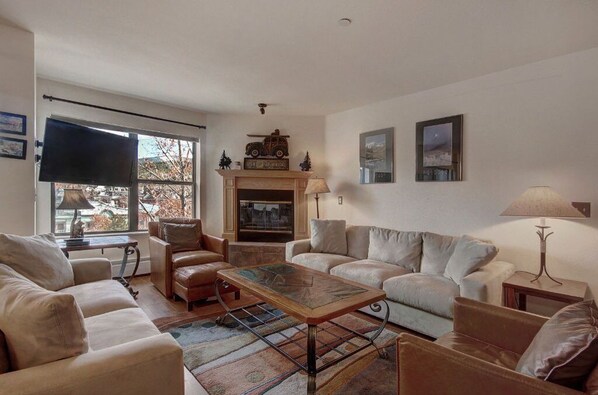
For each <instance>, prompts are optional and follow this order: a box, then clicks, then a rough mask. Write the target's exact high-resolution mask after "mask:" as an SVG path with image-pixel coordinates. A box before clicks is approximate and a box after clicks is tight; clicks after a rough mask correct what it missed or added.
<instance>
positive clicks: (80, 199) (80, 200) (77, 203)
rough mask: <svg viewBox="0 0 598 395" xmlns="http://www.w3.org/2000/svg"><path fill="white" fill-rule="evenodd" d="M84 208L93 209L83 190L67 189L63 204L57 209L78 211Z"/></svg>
mask: <svg viewBox="0 0 598 395" xmlns="http://www.w3.org/2000/svg"><path fill="white" fill-rule="evenodd" d="M84 208H93V206H92V205H91V203H89V202H88V201H87V199H86V198H85V195H84V194H83V191H82V190H81V189H65V190H64V197H63V198H62V202H60V205H59V206H58V207H56V209H58V210H78V209H84Z"/></svg>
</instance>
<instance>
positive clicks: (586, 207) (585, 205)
mask: <svg viewBox="0 0 598 395" xmlns="http://www.w3.org/2000/svg"><path fill="white" fill-rule="evenodd" d="M571 205H572V206H573V207H575V208H576V209H578V210H579V212H581V213H582V214H583V215H585V216H586V218H590V214H591V207H590V202H573V203H571Z"/></svg>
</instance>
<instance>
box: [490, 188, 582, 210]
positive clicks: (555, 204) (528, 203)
mask: <svg viewBox="0 0 598 395" xmlns="http://www.w3.org/2000/svg"><path fill="white" fill-rule="evenodd" d="M501 215H504V216H516V217H556V218H558V217H561V218H584V215H583V214H582V213H581V212H579V210H577V209H576V208H575V207H573V206H572V205H571V203H569V202H568V201H566V200H565V199H564V198H563V197H561V196H560V195H559V194H558V193H556V192H555V191H554V190H553V189H552V188H550V187H544V186H543V187H531V188H529V189H528V190H527V191H525V192H524V193H523V195H521V196H519V197H518V198H517V199H516V200H515V201H514V202H513V203H511V205H510V206H509V207H507V209H506V210H505V211H503V212H502V214H501Z"/></svg>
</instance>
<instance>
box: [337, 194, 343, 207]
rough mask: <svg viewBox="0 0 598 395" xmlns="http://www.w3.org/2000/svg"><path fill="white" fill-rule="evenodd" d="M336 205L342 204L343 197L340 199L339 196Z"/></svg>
mask: <svg viewBox="0 0 598 395" xmlns="http://www.w3.org/2000/svg"><path fill="white" fill-rule="evenodd" d="M338 204H339V205H342V204H343V197H342V196H339V197H338Z"/></svg>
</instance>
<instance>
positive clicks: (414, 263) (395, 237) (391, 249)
mask: <svg viewBox="0 0 598 395" xmlns="http://www.w3.org/2000/svg"><path fill="white" fill-rule="evenodd" d="M421 254H422V234H421V233H420V232H401V231H398V230H391V229H382V228H376V227H372V228H371V229H370V245H369V248H368V259H373V260H375V261H380V262H386V263H391V264H393V265H399V266H403V267H404V268H405V269H409V270H410V271H411V272H418V271H419V267H420V263H421Z"/></svg>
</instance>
